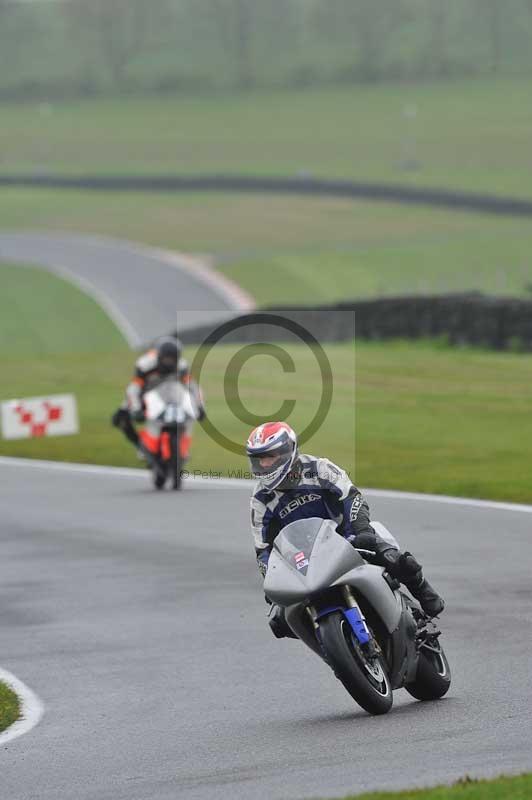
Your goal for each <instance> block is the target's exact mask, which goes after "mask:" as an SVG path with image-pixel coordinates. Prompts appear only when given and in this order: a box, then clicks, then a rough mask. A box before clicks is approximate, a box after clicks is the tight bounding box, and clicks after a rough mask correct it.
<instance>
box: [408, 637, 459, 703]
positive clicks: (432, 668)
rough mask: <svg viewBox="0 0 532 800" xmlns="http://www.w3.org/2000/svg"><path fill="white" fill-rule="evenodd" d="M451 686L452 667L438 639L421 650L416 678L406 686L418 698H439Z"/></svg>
mask: <svg viewBox="0 0 532 800" xmlns="http://www.w3.org/2000/svg"><path fill="white" fill-rule="evenodd" d="M450 686H451V668H450V667H449V662H448V661H447V657H446V655H445V653H444V652H443V648H442V647H441V645H440V643H439V642H438V641H437V640H436V641H434V642H431V643H430V645H429V644H426V645H423V646H422V647H421V649H420V651H419V661H418V666H417V673H416V679H415V681H413V682H412V683H408V684H406V686H405V689H406V691H407V692H408V693H409V694H411V695H412V697H415V698H416V700H438V699H439V698H440V697H443V695H444V694H447V692H448V691H449V687H450Z"/></svg>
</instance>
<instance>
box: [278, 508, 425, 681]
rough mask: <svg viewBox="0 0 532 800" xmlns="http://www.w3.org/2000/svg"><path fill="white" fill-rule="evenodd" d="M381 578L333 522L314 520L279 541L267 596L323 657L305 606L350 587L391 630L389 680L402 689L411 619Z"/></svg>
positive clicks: (286, 530)
mask: <svg viewBox="0 0 532 800" xmlns="http://www.w3.org/2000/svg"><path fill="white" fill-rule="evenodd" d="M382 573H383V569H382V568H380V567H376V566H374V565H371V564H368V563H367V562H366V561H365V560H364V559H363V558H362V556H361V555H360V554H359V553H358V552H357V551H356V550H355V549H354V548H353V547H352V545H351V544H349V542H347V541H346V540H345V539H344V538H343V537H342V536H341V535H340V534H338V532H337V530H336V525H335V523H334V521H332V520H323V519H321V518H310V519H306V520H298V521H296V522H293V523H290V524H289V525H287V526H286V527H285V528H283V529H282V530H281V532H280V533H279V535H278V536H277V537H276V539H275V542H274V546H273V550H272V553H271V555H270V559H269V563H268V571H267V573H266V578H265V581H264V591H265V593H266V596H267V597H268V598H269V599H270V600H272V602H275V603H277V604H278V605H280V606H282V607H283V608H285V615H286V620H287V623H288V624H289V625H290V627H291V628H292V630H293V631H294V633H295V634H296V635H297V636H298V637H299V638H300V639H301V640H302V641H303V642H304V643H305V644H307V646H308V647H310V648H311V649H312V650H314V651H315V652H316V653H318V655H320V654H321V653H320V648H319V643H318V641H317V639H316V635H315V632H314V630H313V626H312V624H311V621H310V617H309V614H308V611H307V606H309V605H312V602H313V597H314V598H316V597H318V596H319V594H320V592H327V591H328V590H330V589H331V588H334V587H335V586H336V587H341V586H349V587H350V588H351V589H352V590H353V591H354V594H355V597H356V596H358V597H361V598H363V599H364V603H367V604H369V605H370V606H371V607H372V608H373V610H374V611H375V613H376V614H377V615H378V617H379V618H380V619H381V620H382V623H383V624H384V626H385V628H386V630H387V631H388V634H389V636H390V641H391V652H390V657H391V663H390V668H391V675H390V677H391V678H392V681H393V683H394V685H395V687H397V686H399V685H402V681H403V678H404V674H405V669H406V666H407V662H409V661H410V662H411V661H412V658H413V653H412V648H413V646H414V644H413V633H412V631H411V630H410V628H411V624H410V623H411V622H412V620H411V614H410V612H409V611H408V609H406V608H405V607H404V605H403V601H402V596H401V594H400V593H399V592H395V591H393V590H392V588H391V587H390V586H389V584H388V583H387V582H386V581H385V580H384V579H383V577H382ZM346 610H347V609H346ZM407 655H409V656H410V658H407ZM414 661H415V659H414Z"/></svg>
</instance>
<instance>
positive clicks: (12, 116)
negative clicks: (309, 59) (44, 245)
mask: <svg viewBox="0 0 532 800" xmlns="http://www.w3.org/2000/svg"><path fill="white" fill-rule="evenodd" d="M457 120H459V121H460V124H457ZM531 124H532V107H531V105H530V79H528V78H515V77H514V78H510V77H509V78H506V79H502V78H501V79H493V78H490V79H484V80H465V81H449V82H438V83H433V84H430V83H426V84H417V85H412V84H410V85H409V84H408V83H403V84H401V83H394V84H389V85H380V86H352V87H344V88H340V89H338V88H330V89H308V90H306V91H300V90H299V91H282V90H281V91H255V92H246V93H240V94H232V95H231V94H229V95H228V94H217V95H216V94H212V95H210V96H209V95H204V96H201V97H184V96H183V95H171V94H165V95H163V96H152V97H146V96H145V97H136V98H135V97H125V98H124V97H122V98H108V99H98V100H86V101H84V102H64V103H55V104H42V103H26V104H4V105H3V108H2V154H3V162H4V163H5V164H9V168H10V170H12V171H18V170H31V171H35V170H38V171H42V170H43V165H46V166H45V169H46V171H61V172H78V173H79V172H86V171H89V172H104V173H105V172H110V173H115V172H128V171H129V172H134V173H138V172H156V173H162V174H168V172H189V173H190V172H196V173H197V172H203V173H205V172H215V173H219V172H237V173H250V172H257V171H258V172H260V173H262V174H272V173H276V174H285V175H296V174H300V173H308V174H313V175H325V176H339V177H353V178H358V179H363V180H380V181H388V182H390V181H392V182H395V183H398V182H403V183H408V184H411V185H429V186H444V187H450V188H455V189H467V190H475V191H484V192H495V193H497V192H500V193H505V194H520V195H525V196H530V177H531V162H530V128H531Z"/></svg>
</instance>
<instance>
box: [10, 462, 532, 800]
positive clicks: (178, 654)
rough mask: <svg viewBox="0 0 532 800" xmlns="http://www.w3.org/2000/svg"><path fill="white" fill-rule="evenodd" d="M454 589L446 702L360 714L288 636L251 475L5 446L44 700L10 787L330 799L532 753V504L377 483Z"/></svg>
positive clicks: (86, 796) (518, 767)
mask: <svg viewBox="0 0 532 800" xmlns="http://www.w3.org/2000/svg"><path fill="white" fill-rule="evenodd" d="M369 499H370V502H371V504H372V508H373V516H374V518H378V519H381V520H382V521H383V522H385V523H386V524H388V525H389V526H390V527H391V528H392V530H393V531H394V532H395V533H396V534H397V535H398V536H399V538H400V540H401V541H402V543H403V546H408V547H410V548H411V549H412V550H414V551H415V552H416V554H418V556H419V558H420V560H421V561H422V562H423V563H424V564H425V565H426V568H427V572H428V574H429V576H430V578H431V579H432V580H433V582H434V584H435V585H436V586H437V587H438V588H439V589H440V590H441V591H442V593H443V594H444V595H445V596H446V598H447V601H448V610H447V611H446V613H445V614H444V616H443V619H442V625H443V629H444V642H445V645H446V650H447V653H448V656H449V659H450V662H451V666H452V668H453V672H454V681H453V686H452V688H451V691H450V693H449V695H448V696H447V698H445V699H444V700H441V701H439V702H436V703H429V704H423V703H419V702H416V701H414V700H412V699H411V698H410V697H409V696H408V695H407V694H406V693H405V692H403V691H401V692H397V693H396V694H395V706H394V709H393V710H392V712H391V713H390V714H389V715H387V716H386V717H379V718H372V717H370V716H368V715H367V714H365V713H364V712H363V711H362V710H360V709H359V708H358V707H357V706H356V705H355V704H354V703H353V701H352V700H351V699H350V697H349V696H348V695H347V693H346V692H345V690H344V689H343V688H342V686H341V685H340V684H339V683H338V682H337V681H336V680H335V678H334V676H333V674H332V673H331V672H330V671H329V670H328V668H327V667H326V666H325V665H324V664H322V663H321V662H320V660H319V659H318V658H317V657H316V656H315V655H313V654H312V653H311V652H310V651H307V650H306V649H305V648H304V647H303V646H302V645H300V644H299V643H298V642H294V641H277V640H275V639H274V638H273V637H272V636H271V634H270V632H269V630H268V628H267V625H266V621H265V612H266V606H265V604H264V601H263V599H262V595H261V589H260V581H259V577H258V574H257V572H256V569H255V565H254V558H253V552H252V544H251V537H250V534H249V533H248V528H247V522H248V520H247V510H248V508H247V507H248V489H247V488H245V487H241V486H237V485H235V486H234V487H228V486H227V485H226V484H225V483H223V482H216V481H212V482H210V483H207V482H206V481H203V482H199V481H198V482H196V481H193V480H192V479H189V481H188V483H187V484H186V486H185V489H184V491H183V492H182V493H181V494H179V495H176V494H173V493H172V492H166V493H164V494H156V493H154V492H152V491H151V489H150V488H149V481H148V478H147V476H146V475H144V474H140V475H138V476H137V475H130V474H128V473H127V472H125V471H120V470H117V471H115V472H112V471H111V470H107V471H106V470H103V471H102V473H101V474H99V473H98V472H90V471H87V472H84V471H80V472H71V471H69V470H68V469H62V468H56V469H49V468H45V467H38V466H33V467H32V466H21V465H20V464H17V463H16V462H13V463H9V464H8V463H6V461H3V462H1V463H0V515H1V516H0V519H1V526H0V535H1V550H0V552H1V559H0V630H1V639H0V641H1V656H0V663H1V664H2V666H3V667H5V668H6V669H8V670H10V671H11V672H13V673H14V674H16V675H17V676H18V677H19V678H20V679H21V680H23V681H24V682H25V683H26V684H28V685H29V686H30V687H31V688H32V689H33V690H34V691H35V692H36V693H37V694H38V695H39V696H40V697H41V699H42V700H43V702H44V704H45V707H46V713H45V715H44V718H43V720H42V721H41V723H40V724H39V725H38V726H37V727H36V728H34V729H33V730H32V731H31V732H30V733H28V734H26V735H25V736H22V737H21V738H19V739H17V740H16V741H13V742H11V743H8V744H7V745H5V746H4V747H3V748H2V752H0V773H1V775H2V779H1V787H2V791H1V794H2V796H3V797H6V798H10V800H23V799H24V800H30V798H31V799H32V800H33V799H34V798H39V800H40V798H43V799H44V800H58V799H59V798H60V799H61V800H66V799H67V798H76V800H171V799H172V800H175V798H187V799H188V798H190V799H191V800H196V798H197V799H200V798H201V799H202V800H203V798H205V799H207V798H209V800H211V798H213V797H214V798H216V799H217V800H218V798H222V799H224V798H227V799H228V800H229V798H231V799H232V798H237V799H240V798H241V799H242V800H244V798H245V799H246V800H253V799H255V798H257V799H258V798H260V799H261V800H262V799H263V798H266V797H268V798H284V799H286V800H288V799H289V798H308V797H333V796H339V795H342V794H345V793H346V792H349V791H353V792H359V791H362V790H367V789H372V788H379V787H384V788H400V787H405V786H412V785H418V784H433V783H436V782H440V781H448V780H451V779H454V778H458V777H460V776H462V775H464V774H466V773H468V774H470V775H494V774H498V773H501V772H518V771H524V770H530V769H532V747H531V733H532V706H531V703H530V697H531V694H532V671H531V669H530V664H531V662H532V637H531V636H530V619H531V617H532V586H531V582H530V576H531V574H532V555H531V553H532V550H531V547H530V544H531V540H530V532H531V524H532V514H530V513H522V512H518V511H514V510H510V509H506V510H504V509H501V508H499V509H496V508H492V507H489V505H488V506H486V507H478V506H477V507H475V506H473V505H472V506H468V505H452V504H446V503H443V502H426V501H420V500H414V499H408V498H402V499H398V498H385V497H382V496H377V497H373V498H372V496H371V493H370V494H369Z"/></svg>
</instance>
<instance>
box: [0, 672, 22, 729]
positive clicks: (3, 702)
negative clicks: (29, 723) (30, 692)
mask: <svg viewBox="0 0 532 800" xmlns="http://www.w3.org/2000/svg"><path fill="white" fill-rule="evenodd" d="M19 716H20V703H19V699H18V697H17V695H16V694H15V692H14V691H13V690H12V689H10V688H9V686H7V685H6V684H5V683H2V682H1V681H0V731H3V730H5V729H6V728H8V727H9V726H10V725H12V724H13V723H14V722H16V721H17V719H18V718H19Z"/></svg>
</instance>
